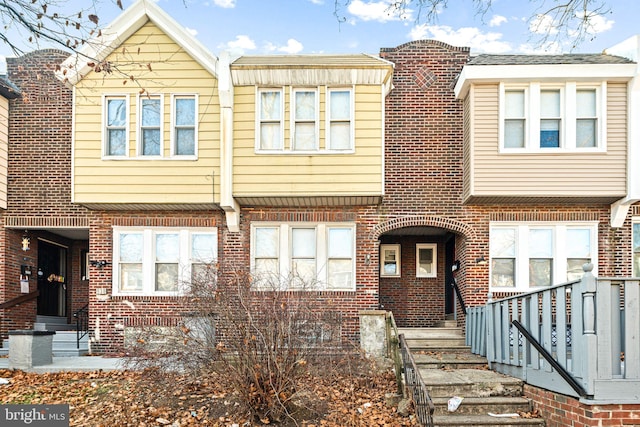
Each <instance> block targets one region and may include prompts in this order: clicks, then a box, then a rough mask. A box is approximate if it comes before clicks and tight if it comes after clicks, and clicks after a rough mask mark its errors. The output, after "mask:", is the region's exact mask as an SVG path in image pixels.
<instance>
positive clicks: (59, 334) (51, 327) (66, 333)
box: [0, 316, 89, 357]
mask: <svg viewBox="0 0 640 427" xmlns="http://www.w3.org/2000/svg"><path fill="white" fill-rule="evenodd" d="M36 320H37V321H36V323H34V329H40V330H45V331H55V332H56V334H55V335H54V336H53V343H52V344H53V345H52V352H53V357H74V356H85V355H87V354H89V335H85V336H84V337H82V338H81V339H80V346H79V348H78V343H77V334H76V331H75V325H70V324H67V318H66V317H57V316H38V318H37V319H36ZM8 354H9V340H8V339H5V340H3V341H2V347H0V356H6V355H8Z"/></svg>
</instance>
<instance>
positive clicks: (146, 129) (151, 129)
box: [138, 96, 162, 156]
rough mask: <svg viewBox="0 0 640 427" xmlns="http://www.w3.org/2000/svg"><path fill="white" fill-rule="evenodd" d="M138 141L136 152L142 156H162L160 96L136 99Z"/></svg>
mask: <svg viewBox="0 0 640 427" xmlns="http://www.w3.org/2000/svg"><path fill="white" fill-rule="evenodd" d="M138 103H139V105H140V116H139V122H140V129H139V131H138V138H139V139H140V142H139V144H140V145H139V147H138V150H139V151H138V152H139V153H140V154H141V155H143V156H160V155H161V154H162V96H148V97H147V96H143V97H138Z"/></svg>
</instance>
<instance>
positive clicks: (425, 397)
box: [398, 334, 435, 427]
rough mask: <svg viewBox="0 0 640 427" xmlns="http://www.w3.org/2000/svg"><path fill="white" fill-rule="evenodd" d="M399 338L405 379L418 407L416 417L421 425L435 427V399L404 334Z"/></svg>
mask: <svg viewBox="0 0 640 427" xmlns="http://www.w3.org/2000/svg"><path fill="white" fill-rule="evenodd" d="M398 338H399V340H400V353H401V354H402V361H403V365H404V379H405V383H406V386H407V388H408V389H409V392H410V394H411V399H412V400H413V404H414V406H415V408H416V417H417V418H418V422H419V423H420V425H421V426H423V427H433V413H434V411H435V406H434V404H433V400H431V396H429V391H428V389H427V386H426V384H425V382H424V380H423V379H422V375H420V370H418V366H417V365H416V361H415V360H414V358H413V355H412V354H411V351H410V350H409V346H407V341H406V339H405V337H404V334H400V335H399V336H398Z"/></svg>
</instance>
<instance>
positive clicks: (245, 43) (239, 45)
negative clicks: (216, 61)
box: [218, 34, 256, 56]
mask: <svg viewBox="0 0 640 427" xmlns="http://www.w3.org/2000/svg"><path fill="white" fill-rule="evenodd" d="M218 48H220V49H223V50H226V51H228V52H229V53H230V55H231V56H234V55H238V56H239V55H244V53H245V52H246V51H247V50H254V49H255V48H256V44H255V42H254V41H253V40H251V37H249V36H246V35H244V34H240V35H237V36H236V39H235V40H232V41H230V42H227V43H224V44H221V45H219V46H218Z"/></svg>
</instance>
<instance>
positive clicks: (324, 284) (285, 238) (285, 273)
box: [250, 222, 356, 291]
mask: <svg viewBox="0 0 640 427" xmlns="http://www.w3.org/2000/svg"><path fill="white" fill-rule="evenodd" d="M259 228H276V229H277V230H278V250H277V255H278V259H277V263H278V269H279V277H278V279H280V280H281V281H282V282H284V283H287V280H288V278H289V276H290V275H291V272H292V265H291V258H292V247H291V246H292V240H291V229H293V228H313V229H314V230H315V232H316V251H315V252H316V283H315V284H313V286H312V288H311V289H302V290H310V291H317V290H320V291H355V289H356V226H355V224H354V223H350V222H346V223H342V222H338V223H313V222H287V223H278V222H254V223H253V224H251V244H250V259H251V265H250V268H251V271H252V272H255V268H256V263H255V260H256V255H255V254H256V247H255V245H256V237H255V236H256V229H259ZM332 228H350V229H351V230H352V236H353V241H352V242H351V248H350V253H351V260H352V267H351V268H352V270H351V278H352V280H351V286H350V287H347V288H339V287H334V286H332V285H331V284H330V283H328V274H329V272H328V268H327V262H328V260H329V256H328V235H329V230H330V229H332ZM254 286H255V289H256V290H273V289H272V287H269V286H261V285H260V278H258V277H256V278H255V281H254ZM298 289H300V288H298V287H296V286H293V287H290V288H287V289H280V290H298Z"/></svg>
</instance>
